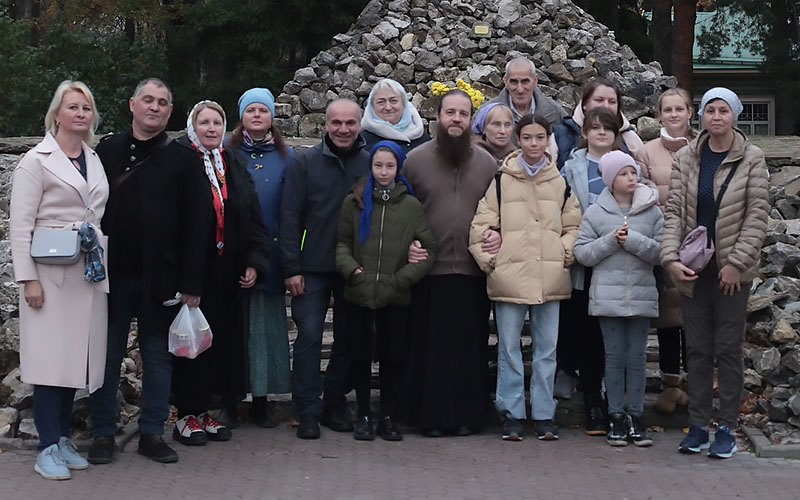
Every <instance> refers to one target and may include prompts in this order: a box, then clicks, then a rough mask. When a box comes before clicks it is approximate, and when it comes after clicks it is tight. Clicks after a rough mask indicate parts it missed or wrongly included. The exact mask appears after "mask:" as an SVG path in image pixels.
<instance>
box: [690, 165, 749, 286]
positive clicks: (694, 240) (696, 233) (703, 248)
mask: <svg viewBox="0 0 800 500" xmlns="http://www.w3.org/2000/svg"><path fill="white" fill-rule="evenodd" d="M738 166H739V164H738V163H736V164H734V165H733V167H731V171H730V172H728V176H727V177H726V178H725V182H723V183H722V186H721V187H720V188H719V195H718V196H717V199H716V205H715V206H714V220H715V221H716V220H717V214H718V213H719V205H720V203H721V202H722V196H723V195H724V194H725V191H727V189H728V184H730V183H731V179H733V174H735V173H736V168H737V167H738ZM715 251H716V249H715V248H714V241H712V239H711V233H709V232H708V228H707V227H705V226H697V227H696V228H694V229H692V230H691V231H689V234H687V235H686V237H685V238H683V241H682V242H681V246H680V248H678V260H680V262H681V264H683V265H684V266H686V267H688V268H689V269H691V270H692V271H694V272H696V273H699V272H700V271H702V270H703V269H705V267H706V265H708V263H709V261H710V260H711V258H712V257H713V256H714V252H715Z"/></svg>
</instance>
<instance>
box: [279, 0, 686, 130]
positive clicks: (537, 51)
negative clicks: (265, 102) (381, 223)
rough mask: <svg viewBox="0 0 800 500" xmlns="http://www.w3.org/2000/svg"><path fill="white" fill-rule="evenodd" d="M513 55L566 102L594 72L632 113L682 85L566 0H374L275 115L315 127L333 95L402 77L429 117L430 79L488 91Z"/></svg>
mask: <svg viewBox="0 0 800 500" xmlns="http://www.w3.org/2000/svg"><path fill="white" fill-rule="evenodd" d="M517 56H525V57H528V58H530V59H531V60H532V61H533V62H534V63H535V64H536V68H537V70H538V75H539V88H540V89H541V90H542V92H543V93H544V94H545V95H547V96H548V97H551V98H553V99H555V100H556V101H557V102H559V103H561V104H562V106H563V107H564V108H565V109H567V110H569V111H570V112H571V111H572V110H573V109H574V108H575V105H576V104H577V102H578V101H579V100H580V89H581V86H582V85H583V84H584V83H586V82H587V81H589V80H590V79H591V78H592V77H595V76H598V75H601V76H604V77H606V78H609V79H611V80H613V81H615V82H617V83H618V84H619V86H620V88H621V89H622V93H623V96H624V97H623V105H624V109H625V115H626V116H627V117H628V119H629V120H630V121H631V122H632V123H636V120H637V119H638V118H639V117H643V116H646V115H649V116H653V113H654V110H655V105H656V101H657V98H658V95H659V94H660V93H661V92H662V91H664V90H666V89H667V88H671V87H675V86H676V85H677V81H676V79H675V78H674V77H672V76H665V75H664V74H663V72H662V71H661V66H660V65H659V64H658V63H657V62H652V63H648V64H643V63H642V62H641V61H639V59H638V58H637V57H636V55H635V54H634V53H633V50H631V49H630V47H628V46H627V45H620V44H619V43H617V42H616V40H615V39H614V33H613V32H612V31H609V29H608V28H607V27H605V26H604V25H602V24H600V23H598V22H597V21H595V20H594V19H593V18H592V17H591V16H590V15H589V14H587V13H586V12H584V11H583V10H582V9H580V8H579V7H577V6H575V5H574V4H573V3H572V2H570V1H568V0H538V1H533V0H521V1H520V0H477V1H476V0H471V1H465V0H394V1H386V0H383V1H381V0H372V1H371V2H369V4H368V5H367V6H366V7H365V8H364V10H363V12H362V13H361V15H360V16H359V17H358V19H357V20H356V22H355V24H353V26H351V28H350V30H349V31H348V32H347V33H340V34H338V35H336V36H335V37H333V43H332V45H331V48H329V49H327V50H323V51H322V52H320V53H319V54H317V55H316V56H315V57H314V58H313V59H311V63H310V64H309V65H308V66H306V67H304V68H300V69H298V70H297V71H296V72H295V74H294V78H293V79H292V80H291V81H289V82H288V83H287V84H286V85H284V86H283V92H282V93H281V94H280V95H279V96H278V98H277V101H276V105H275V117H276V122H277V123H278V124H279V125H280V127H281V130H282V132H284V135H287V136H299V137H319V136H320V135H321V133H322V128H323V125H324V111H325V107H326V105H327V104H328V102H330V101H331V100H333V99H337V98H349V99H353V100H355V101H357V102H358V103H359V104H361V105H362V107H363V105H364V101H365V100H366V98H367V96H368V95H369V92H370V90H371V89H372V86H373V85H374V84H375V82H377V81H378V80H380V79H381V78H391V79H394V80H396V81H398V82H400V83H401V84H402V85H403V86H404V87H405V89H406V92H407V94H408V96H409V99H411V102H412V103H413V104H414V106H415V107H416V108H417V109H418V110H419V112H420V115H421V116H422V118H423V120H426V121H430V120H433V119H434V118H435V116H436V106H437V103H438V100H437V97H436V96H435V95H433V93H432V92H431V88H430V87H431V84H432V83H433V82H437V81H438V82H441V83H444V84H446V85H448V86H449V87H450V88H453V87H455V82H456V81H457V80H458V79H462V80H464V81H465V82H467V83H469V84H470V85H471V86H472V87H473V88H476V89H478V90H480V91H481V92H483V94H484V95H485V97H486V99H487V100H488V99H491V98H493V97H495V96H496V95H497V94H498V93H499V92H500V90H501V89H502V88H503V70H504V68H505V64H506V62H507V61H508V60H510V59H511V58H513V57H517ZM650 123H652V122H650Z"/></svg>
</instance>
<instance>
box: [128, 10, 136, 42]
mask: <svg viewBox="0 0 800 500" xmlns="http://www.w3.org/2000/svg"><path fill="white" fill-rule="evenodd" d="M125 37H126V38H127V39H128V45H133V43H134V42H135V41H136V21H134V20H133V19H131V18H130V17H126V18H125Z"/></svg>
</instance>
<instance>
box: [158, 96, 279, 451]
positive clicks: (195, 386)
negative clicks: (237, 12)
mask: <svg viewBox="0 0 800 500" xmlns="http://www.w3.org/2000/svg"><path fill="white" fill-rule="evenodd" d="M225 124H226V121H225V111H224V110H223V109H222V107H221V106H220V105H219V104H217V103H216V102H213V101H201V102H199V103H197V104H196V105H195V107H194V108H193V109H192V112H191V113H189V117H188V120H187V123H186V129H187V133H186V135H185V136H183V137H181V138H179V139H178V141H177V142H178V144H181V145H182V146H185V147H187V148H189V149H191V150H192V151H195V152H196V153H197V160H198V161H197V168H202V169H203V170H204V171H205V173H206V176H207V178H208V195H209V196H210V197H211V199H212V203H213V208H214V210H213V212H210V213H207V214H197V217H206V218H207V219H208V221H209V226H210V227H213V230H210V231H209V235H208V244H207V246H206V247H205V248H198V249H197V251H198V252H206V253H207V257H206V262H207V267H206V275H205V279H204V282H203V295H202V297H203V301H202V303H201V304H200V309H201V310H202V312H203V314H204V315H205V317H206V319H207V320H208V323H209V325H210V326H211V332H212V334H213V335H214V339H213V343H212V345H211V347H210V348H209V349H208V350H207V351H205V352H203V353H202V354H200V355H199V356H198V357H197V358H195V359H187V358H180V357H175V358H174V360H173V372H172V403H173V404H174V405H175V407H177V409H178V421H177V422H176V424H175V430H174V431H173V438H174V439H175V440H177V441H179V442H181V443H183V444H186V445H202V444H205V443H206V441H208V440H212V441H227V440H228V439H230V437H231V431H230V428H229V427H230V425H231V424H232V423H233V422H234V420H233V419H232V418H231V417H232V416H235V408H236V404H237V403H238V402H239V401H241V400H242V399H243V398H244V396H245V394H246V378H245V377H246V372H245V366H246V360H247V358H246V355H245V349H244V346H245V335H244V330H243V328H242V318H241V307H240V301H241V290H242V289H244V288H250V287H252V286H253V285H254V284H255V282H256V277H257V275H258V273H261V274H264V275H265V274H266V273H267V272H268V262H267V254H268V237H267V231H266V229H265V228H264V224H263V222H262V220H261V211H260V209H259V206H258V198H257V196H256V191H255V187H254V185H253V180H252V178H251V177H250V174H248V173H247V170H245V168H244V166H243V165H242V164H241V163H240V160H239V157H238V155H236V154H233V153H231V152H228V151H226V150H225V148H223V147H222V140H223V138H224V137H225ZM153 244H157V242H154V243H153ZM218 408H221V409H224V410H227V418H226V419H222V418H221V420H222V422H220V421H217V419H215V418H214V417H212V416H211V415H210V414H209V412H208V410H210V409H218ZM226 424H227V425H226Z"/></svg>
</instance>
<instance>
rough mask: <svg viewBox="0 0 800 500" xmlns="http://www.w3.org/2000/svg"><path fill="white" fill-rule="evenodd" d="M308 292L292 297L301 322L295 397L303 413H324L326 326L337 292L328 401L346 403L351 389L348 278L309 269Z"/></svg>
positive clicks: (295, 351) (294, 315)
mask: <svg viewBox="0 0 800 500" xmlns="http://www.w3.org/2000/svg"><path fill="white" fill-rule="evenodd" d="M303 280H304V282H305V293H303V295H298V296H297V297H292V320H293V321H294V323H295V324H296V325H297V338H296V339H295V341H294V347H293V359H294V364H293V367H292V401H293V402H294V405H295V408H296V409H297V413H298V414H300V415H315V416H319V415H320V413H322V401H320V398H319V397H320V395H321V394H322V376H321V375H320V370H319V363H320V357H321V351H322V330H323V328H324V326H325V315H326V314H327V312H328V304H329V303H330V300H331V294H333V303H334V305H333V337H334V342H333V347H332V349H331V359H330V361H329V363H328V368H327V370H326V371H325V405H327V406H335V405H340V404H344V403H345V401H346V400H345V395H346V394H347V393H348V392H350V390H351V388H352V387H351V385H352V384H351V382H350V357H349V356H348V352H347V351H348V346H349V345H348V344H349V342H348V341H349V339H348V338H347V323H346V322H345V318H344V314H345V311H346V305H345V301H344V297H343V296H342V291H343V288H344V282H343V280H342V278H341V277H340V276H339V275H338V274H336V273H305V274H303Z"/></svg>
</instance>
